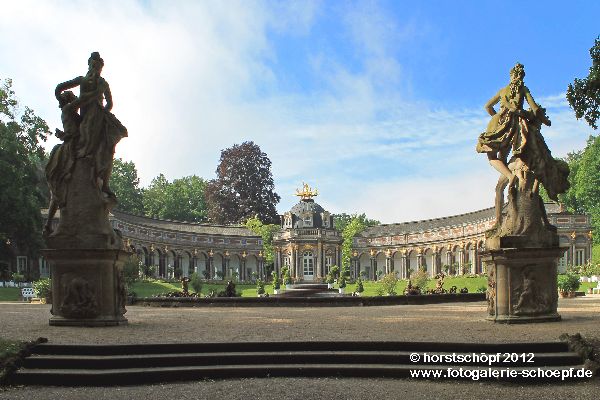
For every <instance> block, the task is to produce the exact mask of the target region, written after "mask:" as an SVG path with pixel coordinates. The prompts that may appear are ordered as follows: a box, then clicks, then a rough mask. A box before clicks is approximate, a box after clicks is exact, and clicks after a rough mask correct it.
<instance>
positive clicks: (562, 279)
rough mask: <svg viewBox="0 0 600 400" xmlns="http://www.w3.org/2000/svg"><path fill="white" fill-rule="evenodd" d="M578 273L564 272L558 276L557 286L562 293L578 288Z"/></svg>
mask: <svg viewBox="0 0 600 400" xmlns="http://www.w3.org/2000/svg"><path fill="white" fill-rule="evenodd" d="M579 285H580V282H579V275H575V274H564V275H559V276H558V281H557V286H558V290H559V291H560V292H562V293H572V292H575V291H577V289H579Z"/></svg>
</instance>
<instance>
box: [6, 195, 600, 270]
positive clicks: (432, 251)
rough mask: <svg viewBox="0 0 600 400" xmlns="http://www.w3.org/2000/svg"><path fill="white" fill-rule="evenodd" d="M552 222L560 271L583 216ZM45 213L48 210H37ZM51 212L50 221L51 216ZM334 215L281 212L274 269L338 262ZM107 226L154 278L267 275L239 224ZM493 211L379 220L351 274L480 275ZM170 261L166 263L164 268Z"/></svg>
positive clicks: (580, 243)
mask: <svg viewBox="0 0 600 400" xmlns="http://www.w3.org/2000/svg"><path fill="white" fill-rule="evenodd" d="M546 211H547V213H548V219H549V221H550V223H551V224H553V225H555V226H556V227H557V230H558V234H559V238H560V245H561V246H564V247H566V248H567V250H566V251H565V254H564V256H563V257H562V258H561V259H560V260H559V271H561V272H562V271H565V268H566V266H567V265H583V264H586V263H588V262H590V261H591V254H592V236H591V223H590V217H589V216H588V215H583V214H571V213H568V212H563V211H561V210H560V209H559V207H558V206H557V205H556V204H553V203H547V204H546ZM42 214H43V216H44V217H46V216H47V210H42ZM58 216H59V215H58V213H57V215H56V216H55V221H54V223H55V224H56V223H57V222H58ZM333 218H334V216H333V214H331V213H330V212H328V211H325V210H324V209H323V207H321V206H320V205H318V204H317V203H315V202H314V200H312V199H302V200H301V201H300V202H299V203H298V204H296V205H295V206H294V207H293V208H292V209H291V210H290V211H289V212H287V213H285V214H284V215H282V216H281V229H280V231H279V232H277V233H276V234H275V237H274V239H273V245H274V248H275V260H274V264H275V265H274V267H275V269H276V270H277V271H280V270H281V267H282V266H288V267H290V272H291V274H292V277H293V278H295V280H297V281H317V280H321V279H322V278H323V277H324V276H325V275H326V274H327V272H328V271H329V268H330V267H331V266H332V265H341V262H342V257H341V246H342V236H341V233H340V232H339V231H337V230H336V229H335V228H334V226H333ZM110 221H111V224H112V226H113V228H114V229H117V230H119V231H120V232H121V234H122V237H123V242H124V246H127V247H129V248H130V249H131V250H132V251H134V252H135V253H136V254H137V255H138V257H139V259H140V261H141V262H142V263H144V264H145V265H147V266H156V270H155V272H154V274H155V276H156V277H165V278H166V277H173V276H174V275H175V272H177V273H178V274H180V275H182V276H188V275H189V274H191V273H192V272H198V273H199V274H200V275H201V276H203V277H205V278H210V279H214V278H229V277H232V276H233V275H234V274H235V275H237V277H238V278H239V279H240V280H252V279H253V278H254V276H257V277H266V272H267V271H266V270H265V260H264V254H263V242H262V238H261V237H260V236H258V235H256V234H254V233H253V232H252V231H250V230H249V229H248V228H246V227H244V226H241V225H215V224H205V223H190V222H181V221H171V220H162V219H157V218H149V217H144V216H138V215H132V214H127V213H124V212H120V211H117V210H114V211H113V212H112V213H111V215H110ZM494 222H495V221H494V210H493V208H488V209H484V210H479V211H474V212H470V213H466V214H460V215H454V216H448V217H442V218H434V219H429V220H423V221H412V222H403V223H396V224H383V225H377V226H373V227H369V228H367V229H365V230H364V231H362V232H361V233H359V234H358V235H357V236H356V237H355V238H354V242H353V252H352V257H351V266H350V267H351V273H352V275H353V276H354V277H356V276H358V275H360V274H361V273H362V274H363V276H365V277H367V278H368V279H377V278H378V277H379V276H381V275H383V274H385V273H387V272H391V271H396V272H398V276H399V277H400V278H406V277H407V275H408V271H409V270H411V269H412V270H416V269H418V268H422V269H425V270H426V271H427V272H428V274H429V275H430V276H435V275H436V274H437V273H439V272H444V273H451V274H469V273H482V272H484V271H482V263H481V257H480V255H481V252H482V251H483V250H484V243H485V231H486V230H487V229H489V228H490V227H491V226H493V224H494ZM10 264H11V265H10V268H11V270H12V271H15V272H20V273H23V274H29V276H30V277H32V278H35V277H37V276H41V277H47V276H49V275H50V271H49V270H48V266H47V264H46V262H45V260H44V259H43V257H39V258H37V259H28V257H27V256H24V255H20V254H19V251H18V249H15V250H14V254H13V257H12V260H11V262H10ZM169 267H171V268H169Z"/></svg>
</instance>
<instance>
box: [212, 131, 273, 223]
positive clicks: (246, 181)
mask: <svg viewBox="0 0 600 400" xmlns="http://www.w3.org/2000/svg"><path fill="white" fill-rule="evenodd" d="M216 173H217V178H216V179H213V180H211V181H209V182H208V184H207V186H206V202H207V205H208V217H209V219H210V220H211V221H212V222H215V223H220V224H229V223H240V222H241V221H244V220H246V219H248V218H249V217H252V216H258V219H260V220H261V221H263V222H264V223H276V222H278V220H279V217H278V215H277V210H276V208H275V206H276V205H277V203H279V200H280V197H279V195H278V194H277V193H275V192H274V187H275V184H274V182H273V175H272V173H271V160H269V157H267V154H266V153H263V152H262V151H261V150H260V147H259V146H258V145H256V144H254V142H244V143H242V144H241V145H238V144H236V145H234V146H233V147H230V148H228V149H225V150H223V151H221V159H220V161H219V165H218V167H217V170H216Z"/></svg>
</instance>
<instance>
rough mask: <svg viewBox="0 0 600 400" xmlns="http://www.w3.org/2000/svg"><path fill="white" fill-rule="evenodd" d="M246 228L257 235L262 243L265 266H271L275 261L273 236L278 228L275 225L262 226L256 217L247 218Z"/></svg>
mask: <svg viewBox="0 0 600 400" xmlns="http://www.w3.org/2000/svg"><path fill="white" fill-rule="evenodd" d="M244 225H246V228H248V229H250V230H251V231H252V232H254V233H255V234H257V235H259V236H260V237H261V238H262V241H263V253H264V257H265V264H267V265H271V264H273V261H274V260H275V249H274V248H273V235H275V232H277V231H278V230H279V228H280V226H279V225H277V224H263V222H262V221H261V220H260V219H259V218H258V217H252V218H248V220H247V221H246V223H245V224H244Z"/></svg>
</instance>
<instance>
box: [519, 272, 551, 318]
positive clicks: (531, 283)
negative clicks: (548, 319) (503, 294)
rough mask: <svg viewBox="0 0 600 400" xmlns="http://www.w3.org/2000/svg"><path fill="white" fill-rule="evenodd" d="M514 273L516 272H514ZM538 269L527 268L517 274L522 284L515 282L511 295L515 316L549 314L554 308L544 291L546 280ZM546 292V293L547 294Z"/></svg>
mask: <svg viewBox="0 0 600 400" xmlns="http://www.w3.org/2000/svg"><path fill="white" fill-rule="evenodd" d="M513 271H514V270H513ZM537 271H538V269H536V268H534V267H533V266H526V267H525V268H522V269H521V272H520V274H519V273H518V272H517V271H514V272H516V274H514V275H517V276H518V278H517V279H519V280H520V284H517V283H516V282H515V284H514V285H512V286H513V291H512V293H511V302H512V309H513V313H514V314H515V315H535V314H540V313H544V312H547V310H548V309H550V308H551V306H552V299H550V298H549V296H548V294H547V290H546V291H544V290H542V289H543V288H544V287H545V286H546V285H545V284H544V282H543V280H544V278H543V277H542V276H540V274H539V273H536V272H537ZM545 292H546V293H545Z"/></svg>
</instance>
